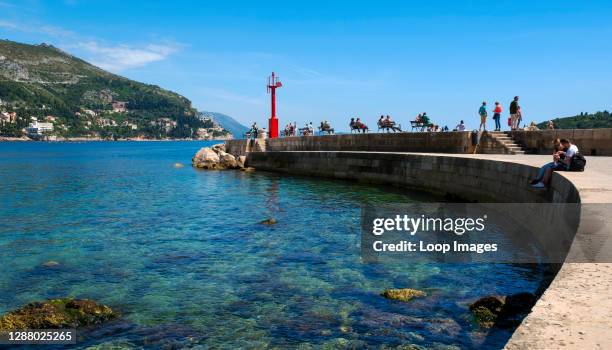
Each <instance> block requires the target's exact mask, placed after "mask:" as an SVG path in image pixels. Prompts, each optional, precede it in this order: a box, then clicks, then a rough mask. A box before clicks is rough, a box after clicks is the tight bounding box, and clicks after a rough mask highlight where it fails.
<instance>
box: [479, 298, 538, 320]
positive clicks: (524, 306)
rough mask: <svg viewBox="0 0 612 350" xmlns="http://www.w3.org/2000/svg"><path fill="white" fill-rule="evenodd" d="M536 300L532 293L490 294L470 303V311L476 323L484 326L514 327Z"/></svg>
mask: <svg viewBox="0 0 612 350" xmlns="http://www.w3.org/2000/svg"><path fill="white" fill-rule="evenodd" d="M535 302H536V297H535V295H533V294H531V293H518V294H513V295H508V296H495V295H490V296H486V297H483V298H480V299H478V300H477V301H475V302H474V303H472V304H470V311H471V312H472V314H473V315H474V319H475V320H476V323H478V325H480V326H481V327H483V328H491V327H493V326H496V327H502V328H503V327H514V326H516V325H518V324H519V323H520V322H521V319H522V318H523V317H524V316H525V315H527V314H528V313H529V312H530V311H531V308H532V307H533V305H535Z"/></svg>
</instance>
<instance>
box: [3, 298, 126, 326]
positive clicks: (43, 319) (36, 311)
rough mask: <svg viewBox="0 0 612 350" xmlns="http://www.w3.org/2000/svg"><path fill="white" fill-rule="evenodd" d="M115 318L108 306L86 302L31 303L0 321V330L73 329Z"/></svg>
mask: <svg viewBox="0 0 612 350" xmlns="http://www.w3.org/2000/svg"><path fill="white" fill-rule="evenodd" d="M117 317H119V314H118V313H116V312H115V311H113V310H112V309H111V308H110V307H108V306H106V305H102V304H98V303H96V302H94V301H92V300H87V299H70V298H65V299H51V300H47V301H43V302H32V303H29V304H27V305H25V306H24V307H22V308H20V309H17V310H13V311H10V312H9V313H7V314H5V315H3V316H2V317H1V318H0V330H10V329H55V328H76V327H84V326H92V325H97V324H101V323H104V322H107V321H110V320H113V319H115V318H117Z"/></svg>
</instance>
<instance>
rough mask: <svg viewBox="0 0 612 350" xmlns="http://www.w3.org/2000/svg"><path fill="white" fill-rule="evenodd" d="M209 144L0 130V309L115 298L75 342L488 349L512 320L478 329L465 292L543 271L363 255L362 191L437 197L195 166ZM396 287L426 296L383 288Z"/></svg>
mask: <svg viewBox="0 0 612 350" xmlns="http://www.w3.org/2000/svg"><path fill="white" fill-rule="evenodd" d="M207 144H210V143H205V142H114V143H106V142H92V143H0V253H1V254H0V266H2V273H1V274H0V313H4V312H7V311H9V310H12V309H15V308H18V307H20V306H22V305H24V304H26V303H28V302H31V301H35V300H44V299H47V298H58V297H66V296H71V297H78V298H89V299H93V300H96V301H98V302H101V303H104V304H107V305H109V306H111V307H113V308H114V309H116V310H118V311H120V312H121V314H122V318H121V320H119V321H117V322H113V323H111V324H108V325H105V326H103V327H102V328H98V329H96V330H92V331H87V332H83V333H81V338H80V339H79V343H78V344H77V347H79V348H88V347H96V348H142V347H146V348H200V349H207V348H273V347H277V348H304V349H306V348H363V347H370V348H379V347H381V346H382V345H383V344H386V346H387V347H388V348H394V347H396V346H399V345H402V344H403V345H406V344H414V345H418V346H422V347H434V348H435V347H442V346H448V345H452V346H457V347H461V348H470V347H477V346H480V345H482V344H484V345H485V346H486V347H488V348H500V347H502V346H503V344H504V343H505V342H506V341H507V339H508V337H509V336H510V334H511V333H510V331H508V330H505V331H495V332H488V333H487V332H486V331H483V330H480V329H479V328H478V327H477V326H476V325H475V324H474V322H473V320H472V318H471V315H470V313H469V311H468V309H467V305H468V303H469V302H471V301H474V300H475V299H476V298H478V297H481V296H484V295H489V294H511V293H516V292H524V291H530V292H534V291H535V290H536V289H537V287H538V285H539V284H540V282H541V281H542V278H543V273H542V272H541V271H540V270H539V269H538V268H537V267H533V266H524V265H501V264H474V265H467V264H457V265H452V264H421V265H407V266H406V265H392V266H387V265H382V264H363V263H362V262H361V261H360V257H359V244H360V238H359V214H360V206H361V205H362V204H365V203H368V204H377V203H390V202H414V201H439V200H440V198H436V197H433V196H431V195H427V194H422V193H415V192H407V191H406V190H400V189H395V188H385V187H370V186H366V185H361V184H354V183H350V182H341V181H331V180H321V179H310V178H303V177H290V176H284V175H283V176H281V175H275V174H270V173H263V172H255V173H244V172H240V171H223V172H217V171H201V170H196V169H193V168H192V167H191V157H192V156H193V155H194V153H195V152H196V151H197V150H198V149H199V148H200V147H203V146H204V145H207ZM175 163H181V164H183V165H185V166H184V167H182V168H181V167H175ZM270 217H274V218H276V219H277V220H278V223H277V224H276V225H273V226H265V225H261V224H259V222H260V221H262V220H264V219H267V218H270ZM51 260H52V261H56V262H58V263H59V265H58V266H56V267H53V268H48V267H44V266H43V263H45V262H47V261H51ZM406 287H409V288H417V289H423V290H426V291H427V292H428V294H429V296H428V297H426V298H421V299H416V300H414V301H412V302H410V303H399V302H393V301H389V300H386V299H384V298H382V297H380V296H379V293H380V292H381V291H382V290H384V289H386V288H406Z"/></svg>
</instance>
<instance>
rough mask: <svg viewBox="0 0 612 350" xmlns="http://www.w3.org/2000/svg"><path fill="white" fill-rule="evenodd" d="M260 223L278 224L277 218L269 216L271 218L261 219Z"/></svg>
mask: <svg viewBox="0 0 612 350" xmlns="http://www.w3.org/2000/svg"><path fill="white" fill-rule="evenodd" d="M259 223H260V224H263V225H274V224H276V219H275V218H269V219H266V220H263V221H260V222H259Z"/></svg>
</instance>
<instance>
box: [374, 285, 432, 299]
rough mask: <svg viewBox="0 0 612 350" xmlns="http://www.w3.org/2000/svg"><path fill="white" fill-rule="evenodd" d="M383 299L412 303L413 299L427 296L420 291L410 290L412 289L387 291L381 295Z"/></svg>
mask: <svg viewBox="0 0 612 350" xmlns="http://www.w3.org/2000/svg"><path fill="white" fill-rule="evenodd" d="M380 295H382V296H383V297H385V298H387V299H392V300H399V301H404V302H406V301H410V300H412V299H413V298H419V297H424V296H426V295H427V294H426V293H425V292H422V291H420V290H416V289H410V288H402V289H387V290H385V291H384V292H382V293H380Z"/></svg>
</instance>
